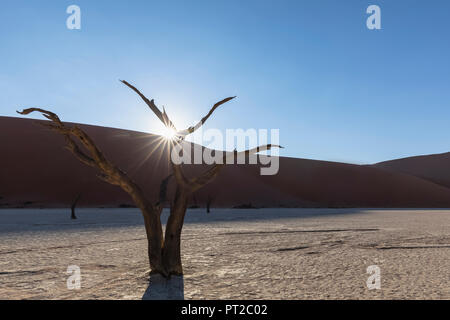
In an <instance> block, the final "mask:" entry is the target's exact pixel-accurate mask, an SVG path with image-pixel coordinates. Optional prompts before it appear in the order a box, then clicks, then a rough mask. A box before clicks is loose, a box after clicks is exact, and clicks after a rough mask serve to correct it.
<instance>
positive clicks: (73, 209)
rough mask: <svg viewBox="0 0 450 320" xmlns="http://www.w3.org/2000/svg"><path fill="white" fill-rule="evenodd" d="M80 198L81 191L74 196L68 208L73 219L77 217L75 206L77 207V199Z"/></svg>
mask: <svg viewBox="0 0 450 320" xmlns="http://www.w3.org/2000/svg"><path fill="white" fill-rule="evenodd" d="M80 198H81V193H79V194H78V195H77V196H76V197H75V199H73V201H72V206H71V207H70V209H71V211H72V213H71V215H70V218H71V219H72V220H75V219H76V218H77V216H76V215H75V208H76V207H77V203H78V201H79V200H80Z"/></svg>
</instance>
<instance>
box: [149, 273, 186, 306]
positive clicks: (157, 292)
mask: <svg viewBox="0 0 450 320" xmlns="http://www.w3.org/2000/svg"><path fill="white" fill-rule="evenodd" d="M142 300H184V277H183V276H182V275H181V276H171V277H170V278H169V279H167V278H164V277H163V276H162V275H160V274H151V275H150V280H149V284H148V288H147V290H145V293H144V295H143V296H142Z"/></svg>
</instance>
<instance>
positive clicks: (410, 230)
mask: <svg viewBox="0 0 450 320" xmlns="http://www.w3.org/2000/svg"><path fill="white" fill-rule="evenodd" d="M165 214H166V213H165ZM77 215H78V220H75V221H71V220H70V218H69V217H70V213H69V210H64V209H54V210H48V209H42V210H39V209H17V210H9V209H8V210H0V299H141V298H142V296H143V294H144V292H145V291H146V289H147V286H148V260H147V255H146V250H147V242H146V239H145V234H144V227H143V225H142V223H143V222H142V217H141V215H140V213H139V211H138V210H137V209H79V210H78V211H77ZM182 254H183V263H184V269H185V270H184V271H185V275H184V296H185V298H186V299H340V298H343V299H392V298H393V299H422V298H423V299H431V298H433V299H450V273H449V270H450V210H409V209H408V210H406V209H405V210H366V209H256V210H251V209H250V210H240V209H236V210H230V209H213V210H212V212H211V214H209V215H208V214H206V213H205V210H204V209H193V210H189V211H188V213H187V217H186V223H185V226H184V229H183V247H182ZM69 265H77V266H79V267H80V269H81V289H79V290H69V289H68V288H67V284H66V282H67V279H68V277H69V275H68V274H67V273H66V272H67V268H68V266H69ZM370 265H377V266H378V267H379V268H380V271H381V289H379V290H369V289H368V288H367V286H366V281H367V279H368V277H369V276H370V275H369V274H368V273H367V267H368V266H370Z"/></svg>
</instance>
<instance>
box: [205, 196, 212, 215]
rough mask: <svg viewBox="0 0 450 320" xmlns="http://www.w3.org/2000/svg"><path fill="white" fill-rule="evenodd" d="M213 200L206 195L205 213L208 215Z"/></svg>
mask: <svg viewBox="0 0 450 320" xmlns="http://www.w3.org/2000/svg"><path fill="white" fill-rule="evenodd" d="M212 200H213V198H212V197H211V195H208V198H206V213H210V212H211V202H212Z"/></svg>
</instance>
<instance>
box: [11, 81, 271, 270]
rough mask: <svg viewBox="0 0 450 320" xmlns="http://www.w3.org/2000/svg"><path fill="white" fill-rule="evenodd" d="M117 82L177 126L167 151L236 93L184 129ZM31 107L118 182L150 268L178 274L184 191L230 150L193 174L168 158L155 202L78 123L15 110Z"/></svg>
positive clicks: (209, 176) (201, 181) (202, 181)
mask: <svg viewBox="0 0 450 320" xmlns="http://www.w3.org/2000/svg"><path fill="white" fill-rule="evenodd" d="M122 82H123V83H124V84H125V85H126V86H128V87H129V88H131V89H132V90H133V91H135V92H136V93H137V94H138V95H139V96H140V97H141V98H142V99H143V100H144V102H145V103H146V104H147V106H148V107H149V108H150V109H151V110H152V111H153V113H154V114H155V115H156V116H157V117H158V118H159V119H160V120H161V121H162V122H163V124H164V125H165V126H166V127H167V128H170V129H172V130H174V131H176V135H175V137H174V139H173V141H171V143H170V144H169V146H170V148H169V152H171V151H172V149H173V148H174V147H175V146H176V145H179V144H182V143H183V142H184V139H185V137H186V136H188V135H189V134H191V133H193V132H195V131H196V130H197V129H199V128H200V127H201V126H202V125H203V124H204V123H205V121H206V120H207V119H208V118H209V117H210V116H211V114H212V113H213V112H214V111H215V110H216V109H217V108H218V107H219V106H220V105H222V104H224V103H226V102H228V101H230V100H232V99H234V98H235V97H229V98H226V99H224V100H222V101H219V102H218V103H216V104H215V105H214V106H213V107H212V108H211V110H210V111H209V113H208V114H207V115H206V116H205V117H203V118H202V119H201V120H200V122H199V123H198V124H197V125H196V126H194V127H189V128H188V129H186V130H181V131H177V130H176V128H175V126H174V124H173V123H172V121H171V120H170V119H169V117H168V115H167V113H166V111H165V110H164V109H163V111H162V112H161V111H160V110H159V108H158V107H157V106H156V105H155V103H154V100H149V99H147V98H146V97H145V96H144V95H143V94H142V93H141V92H140V91H139V90H138V89H136V88H135V87H134V86H132V85H131V84H129V83H128V82H126V81H122ZM32 112H40V113H41V114H43V115H44V117H46V118H47V119H49V120H50V121H51V122H50V123H47V122H44V123H40V124H41V125H43V126H44V127H46V128H48V129H50V130H53V131H55V132H57V133H59V134H61V135H63V136H64V138H65V141H66V144H67V146H66V148H67V149H69V150H70V151H71V152H72V153H73V154H74V155H75V156H76V157H77V158H78V160H80V161H81V162H82V163H84V164H86V165H88V166H90V167H93V168H96V169H97V170H98V172H99V173H98V174H97V176H98V178H100V179H101V180H103V181H105V182H108V183H110V184H112V185H116V186H119V187H121V188H122V189H123V190H124V191H125V192H127V193H128V194H129V195H130V196H131V198H132V199H133V201H134V202H135V204H136V206H137V207H138V208H139V209H140V210H141V212H142V215H143V217H144V224H145V230H146V234H147V241H148V258H149V263H150V272H151V274H161V275H162V276H164V277H166V278H168V277H170V275H182V274H183V268H182V263H181V252H180V245H181V230H182V227H183V222H184V217H185V214H186V209H187V206H188V200H189V197H190V196H191V195H192V194H193V193H194V192H196V191H197V190H199V189H200V188H202V187H204V186H205V185H206V184H208V183H209V182H211V181H212V180H213V179H214V178H215V177H216V176H217V175H218V174H219V172H220V170H221V169H222V168H223V167H224V165H225V164H226V160H227V159H228V157H230V154H228V153H226V154H225V155H224V157H223V161H222V163H220V164H214V165H211V167H210V168H209V169H208V170H206V171H205V172H204V173H203V174H201V175H199V176H197V177H192V178H188V177H186V175H185V173H184V171H183V168H182V165H177V164H174V163H173V162H171V165H172V171H173V172H172V174H170V175H169V176H168V177H167V178H165V179H164V180H163V181H162V182H161V185H160V195H159V201H158V202H157V203H152V202H151V201H150V200H149V199H148V198H147V196H146V195H145V194H144V192H143V191H142V189H141V188H140V187H139V186H138V185H137V184H136V183H135V182H134V181H133V180H132V179H131V178H130V177H129V176H128V175H127V174H126V173H125V172H124V171H122V170H121V169H120V168H118V167H117V166H115V165H114V164H113V163H111V162H110V161H109V160H108V159H106V157H105V156H104V154H103V153H102V152H101V151H100V149H99V148H98V147H97V146H96V144H95V143H94V141H93V140H92V139H91V137H90V136H88V135H87V134H86V133H85V132H84V131H83V130H82V129H80V128H79V127H78V126H76V125H75V126H67V125H66V124H64V123H63V122H62V121H61V120H60V119H59V117H58V116H57V115H56V114H55V113H53V112H50V111H47V110H44V109H40V108H29V109H25V110H23V111H21V112H19V111H18V113H19V114H22V115H28V114H30V113H32ZM79 144H81V145H82V146H83V148H84V149H85V150H82V148H80V146H79ZM273 147H280V146H278V145H271V144H268V145H265V146H261V147H258V148H254V149H251V150H247V151H243V152H239V153H237V152H234V153H232V154H231V156H248V155H251V154H256V153H258V152H260V151H265V150H270V149H271V148H273ZM169 154H170V153H169ZM172 176H174V177H175V181H176V190H175V194H174V196H173V199H171V201H170V214H169V218H168V221H167V224H166V229H165V233H163V228H162V224H161V213H162V210H163V204H164V202H165V201H166V195H167V186H168V183H169V180H170V178H171V177H172Z"/></svg>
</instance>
